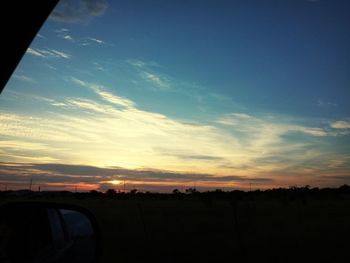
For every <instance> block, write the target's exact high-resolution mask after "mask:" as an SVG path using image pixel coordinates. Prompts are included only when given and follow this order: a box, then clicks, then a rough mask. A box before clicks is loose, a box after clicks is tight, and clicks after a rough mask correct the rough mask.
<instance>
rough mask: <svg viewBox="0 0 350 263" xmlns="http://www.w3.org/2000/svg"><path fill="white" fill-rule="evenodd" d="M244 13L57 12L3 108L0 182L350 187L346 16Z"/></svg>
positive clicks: (164, 6)
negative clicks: (343, 185)
mask: <svg viewBox="0 0 350 263" xmlns="http://www.w3.org/2000/svg"><path fill="white" fill-rule="evenodd" d="M251 2H252V1H108V2H107V1H104V0H94V1H92V0H86V1H83V0H75V1H73V0H63V1H61V2H60V3H59V4H58V6H57V7H56V8H55V10H54V11H53V12H52V13H51V15H50V17H49V19H48V20H47V21H46V22H45V24H44V26H43V27H42V28H41V30H40V32H39V33H38V34H37V36H36V37H35V39H34V41H33V42H32V44H31V45H30V47H29V48H28V49H27V51H26V54H25V56H24V57H23V59H22V61H21V62H20V64H19V66H18V67H17V69H16V71H15V72H14V74H13V75H12V77H11V79H10V81H9V82H8V84H7V86H6V88H5V89H4V91H3V93H2V94H1V96H0V155H1V167H0V168H1V170H0V176H1V177H0V182H1V183H2V184H3V185H5V187H6V188H7V189H22V188H23V187H24V186H27V185H29V184H30V187H33V189H36V188H37V187H41V189H42V190H43V189H46V190H70V191H74V190H75V191H77V190H78V191H89V190H99V191H105V190H107V189H115V190H117V191H129V190H131V189H138V190H139V191H151V192H171V191H172V190H173V189H175V188H177V189H179V190H181V191H184V190H185V189H188V188H196V189H198V190H200V191H204V190H213V189H224V190H232V189H243V190H246V189H251V188H253V189H267V188H271V187H288V186H292V185H298V186H301V185H311V186H318V187H325V186H331V187H332V186H339V185H342V184H344V183H349V182H350V177H349V172H350V154H349V153H350V140H349V139H350V136H349V135H350V106H349V101H350V89H349V87H350V67H349V62H350V52H349V47H350V19H349V14H348V10H349V3H348V2H347V1H321V0H320V1H317V0H313V1H311V0H300V1H281V2H279V1H253V2H254V4H252V3H251Z"/></svg>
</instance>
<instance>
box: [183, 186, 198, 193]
mask: <svg viewBox="0 0 350 263" xmlns="http://www.w3.org/2000/svg"><path fill="white" fill-rule="evenodd" d="M185 192H186V193H189V194H195V193H199V192H198V191H197V189H196V188H192V187H191V188H188V189H186V190H185Z"/></svg>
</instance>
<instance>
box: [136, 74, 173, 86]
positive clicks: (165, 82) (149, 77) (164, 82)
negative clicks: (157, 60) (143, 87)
mask: <svg viewBox="0 0 350 263" xmlns="http://www.w3.org/2000/svg"><path fill="white" fill-rule="evenodd" d="M140 76H141V78H142V79H144V80H145V81H147V82H149V83H150V84H152V86H153V87H156V88H158V89H161V90H167V89H169V88H170V81H169V79H168V78H167V77H165V76H162V75H160V74H157V73H155V72H148V71H142V72H140Z"/></svg>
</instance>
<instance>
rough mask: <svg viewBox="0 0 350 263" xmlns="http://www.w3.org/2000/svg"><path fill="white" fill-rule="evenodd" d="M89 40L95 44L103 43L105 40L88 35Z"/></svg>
mask: <svg viewBox="0 0 350 263" xmlns="http://www.w3.org/2000/svg"><path fill="white" fill-rule="evenodd" d="M88 39H89V40H91V41H93V42H95V43H97V44H104V43H105V42H104V41H103V40H101V39H97V38H93V37H88Z"/></svg>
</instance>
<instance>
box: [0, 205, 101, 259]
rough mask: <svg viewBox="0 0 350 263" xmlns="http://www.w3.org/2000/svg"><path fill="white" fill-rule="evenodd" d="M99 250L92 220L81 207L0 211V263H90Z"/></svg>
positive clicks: (18, 207)
mask: <svg viewBox="0 0 350 263" xmlns="http://www.w3.org/2000/svg"><path fill="white" fill-rule="evenodd" d="M99 248H100V246H99V235H98V227H97V223H96V220H95V218H94V216H93V215H92V214H91V213H90V212H89V211H88V210H86V209H84V208H82V207H79V206H75V205H67V204H58V203H48V202H47V203H46V202H16V203H7V204H4V205H2V206H1V207H0V262H4V263H5V262H6V263H17V262H31V263H46V262H50V263H51V262H52V263H60V262H71V263H93V262H97V260H98V256H99V254H100V251H99V250H100V249H99Z"/></svg>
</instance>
